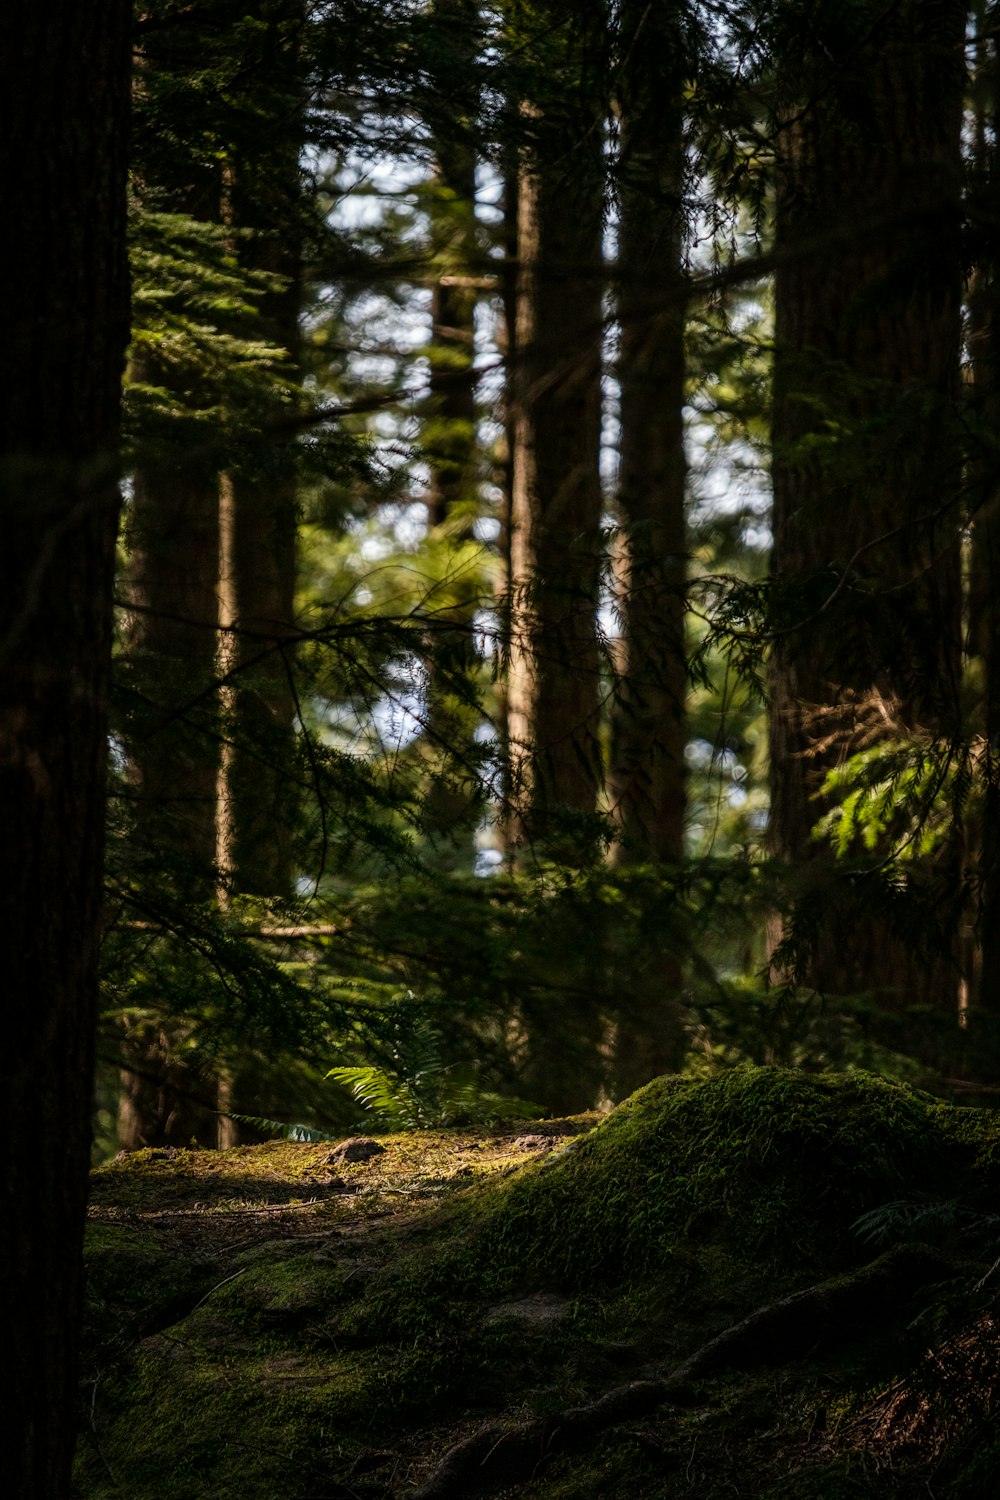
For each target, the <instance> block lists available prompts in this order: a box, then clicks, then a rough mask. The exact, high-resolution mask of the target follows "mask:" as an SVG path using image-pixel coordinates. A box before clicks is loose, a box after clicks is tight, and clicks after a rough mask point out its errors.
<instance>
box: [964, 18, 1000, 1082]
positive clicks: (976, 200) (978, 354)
mask: <svg viewBox="0 0 1000 1500" xmlns="http://www.w3.org/2000/svg"><path fill="white" fill-rule="evenodd" d="M976 38H977V49H976V68H975V89H974V112H975V113H974V118H975V127H976V133H975V142H974V169H975V175H974V179H973V189H972V192H971V195H970V201H969V218H970V222H971V226H972V235H973V237H974V240H973V243H974V247H975V249H976V250H977V251H978V253H977V254H976V255H975V261H976V270H975V273H974V275H973V278H972V281H971V284H970V287H969V295H968V343H969V354H970V357H971V358H970V363H971V374H972V381H971V385H970V391H969V395H970V407H971V412H970V416H971V429H972V432H973V434H974V437H973V444H974V446H973V450H972V454H971V459H970V464H969V483H970V488H971V496H970V500H971V503H970V512H971V517H972V524H971V528H970V529H971V556H970V568H969V573H970V582H969V595H970V619H969V631H968V635H969V650H970V653H971V654H972V656H973V657H975V658H977V659H978V665H979V681H980V683H981V691H982V698H981V704H982V706H981V710H980V716H979V723H978V724H977V726H976V727H977V728H978V729H979V731H980V732H981V734H982V737H983V744H984V750H983V754H984V767H983V780H984V790H983V807H982V813H981V816H980V818H979V819H978V823H977V826H976V827H975V828H973V829H971V830H970V834H971V839H972V848H971V849H970V855H971V856H972V858H973V859H974V860H976V861H977V862H978V867H979V879H980V887H979V902H978V911H976V912H975V913H974V914H973V926H974V930H973V934H972V942H971V943H970V944H969V955H968V960H969V961H968V963H967V974H966V980H967V984H968V1000H969V1004H970V1007H972V1008H973V1009H974V1008H975V1007H977V1006H978V1007H981V1008H982V1009H983V1010H984V1011H988V1012H989V1013H990V1016H991V1018H992V1017H996V1016H998V1015H1000V759H998V752H1000V604H998V592H1000V463H998V459H997V450H996V433H997V430H998V423H1000V237H998V235H997V229H996V201H997V188H998V175H997V141H996V131H997V122H998V118H1000V114H998V107H997V92H996V90H997V84H998V82H1000V68H998V49H997V41H996V37H995V35H993V34H992V26H991V20H990V15H989V12H988V8H987V6H986V5H985V3H983V0H981V3H980V4H979V5H977V7H976ZM963 1020H964V1021H966V1022H967V1021H968V1020H969V1017H968V1015H966V1016H964V1017H963ZM994 1049H995V1043H994ZM993 1066H994V1067H995V1066H996V1062H995V1050H994V1060H993Z"/></svg>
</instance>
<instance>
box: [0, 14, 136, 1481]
mask: <svg viewBox="0 0 1000 1500" xmlns="http://www.w3.org/2000/svg"><path fill="white" fill-rule="evenodd" d="M130 19H131V8H130V7H129V6H128V5H126V4H124V3H122V0H108V3H107V4H104V5H77V4H69V3H65V0H54V3H52V4H49V5H45V6H43V7H35V6H18V7H15V9H14V10H13V11H11V13H10V14H9V15H8V16H7V17H6V20H5V34H4V46H3V49H2V58H0V96H2V98H3V101H4V110H5V119H4V126H5V134H6V138H7V143H8V149H7V151H6V153H5V157H4V163H5V166H4V183H3V189H4V201H5V202H6V203H8V204H10V205H16V212H12V213H11V214H9V215H8V221H7V223H6V224H5V227H4V235H3V271H4V297H3V303H2V311H0V329H2V343H3V348H4V351H5V358H6V362H7V370H8V375H9V377H10V378H9V379H8V381H7V383H6V389H5V392H4V400H3V403H2V405H0V505H2V507H3V521H4V533H3V538H4V539H3V549H2V553H0V575H2V577H0V668H2V670H0V826H2V828H3V841H4V843H3V847H4V857H5V861H6V868H7V874H6V876H5V878H4V881H3V895H2V898H0V943H2V947H3V953H4V992H5V993H6V994H7V995H9V996H10V998H11V1004H10V1006H9V1007H8V1011H7V1016H6V1030H5V1037H4V1049H3V1062H2V1064H0V1068H2V1074H3V1096H4V1105H5V1109H6V1111H7V1116H8V1120H9V1123H10V1130H9V1136H8V1140H7V1142H6V1145H5V1148H4V1152H3V1166H2V1169H0V1172H2V1178H0V1180H2V1194H3V1214H2V1218H3V1228H2V1236H0V1244H2V1247H3V1248H2V1259H0V1288H2V1290H0V1307H2V1311H0V1336H2V1339H3V1348H4V1354H5V1359H6V1360H7V1362H8V1366H9V1368H10V1370H11V1372H12V1379H11V1382H10V1385H9V1386H8V1389H7V1394H6V1396H5V1398H4V1408H5V1410H4V1416H5V1434H6V1436H5V1442H4V1479H5V1483H6V1486H7V1489H8V1493H10V1494H12V1495H16V1496H17V1497H18V1500H61V1497H63V1496H66V1495H68V1494H69V1493H70V1461H71V1457H72V1451H73V1435H74V1429H75V1413H76V1404H77V1326H78V1321H79V1316H80V1306H81V1295H82V1264H81V1246H82V1237H83V1228H84V1211H85V1203H86V1192H87V1171H88V1167H89V1155H90V1130H91V1108H92V1089H93V1048H94V1036H95V1032H96V1012H97V951H98V943H99V939H100V922H101V900H102V866H103V841H104V814H105V777H106V768H107V754H108V739H107V733H108V729H107V700H108V682H109V675H110V655H111V651H110V647H111V609H112V597H113V579H114V559H115V537H116V532H117V525H118V488H117V477H118V473H117V441H118V408H119V395H120V386H121V370H122V360H123V356H124V349H125V342H126V339H127V336H128V276H127V268H126V259H125V169H126V133H127V119H128V67H129V49H128V38H129V24H130Z"/></svg>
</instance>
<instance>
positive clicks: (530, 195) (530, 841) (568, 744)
mask: <svg viewBox="0 0 1000 1500" xmlns="http://www.w3.org/2000/svg"><path fill="white" fill-rule="evenodd" d="M541 11H544V12H545V16H544V19H545V21H546V22H547V24H548V25H550V26H551V28H552V30H551V33H550V47H557V48H558V61H559V64H560V65H561V74H560V81H561V82H562V85H563V92H562V95H561V97H560V98H559V99H556V98H555V97H549V96H547V95H546V92H545V90H544V89H543V88H542V86H541V80H539V87H538V89H537V94H538V97H537V98H535V99H532V100H529V101H528V102H527V103H526V104H525V106H524V110H523V115H524V128H525V144H524V146H523V150H522V160H521V169H520V183H519V194H518V213H517V220H518V275H517V293H516V301H517V313H516V329H515V340H516V349H517V355H516V364H515V365H514V367H513V369H512V373H511V383H512V405H513V442H514V451H513V469H514V476H513V496H512V516H511V627H510V628H511V641H510V670H509V677H508V689H507V691H508V730H509V736H510V756H511V762H512V779H513V797H514V801H515V804H516V806H517V809H518V815H517V820H516V821H517V825H518V834H519V837H520V839H521V840H522V842H523V844H524V852H525V854H530V853H532V852H543V853H547V854H550V855H553V854H554V855H555V856H557V857H559V858H562V859H568V860H570V861H573V860H574V859H578V858H580V857H581V856H582V855H583V854H584V853H585V851H586V849H587V846H588V842H589V840H590V839H591V838H592V836H593V834H592V821H591V819H592V815H593V814H594V811H595V808H596V803H597V793H598V790H599V788H600V784H601V752H600V744H599V738H598V721H599V711H600V661H599V654H598V645H597V633H596V614H597V603H598V582H599V577H600V566H601V538H600V525H601V481H600V471H599V461H600V440H601V352H602V332H601V330H602V278H601V232H602V216H603V149H604V101H603V99H602V98H601V97H600V95H599V94H597V93H595V87H594V84H595V79H594V74H595V72H596V71H597V68H596V66H595V51H596V55H597V56H598V57H599V56H600V52H599V50H597V49H600V48H601V46H602V43H603V34H602V20H603V17H602V14H601V11H602V7H601V6H600V5H599V4H597V3H595V0H590V3H588V5H587V6H586V7H585V9H584V10H583V11H580V10H578V9H576V8H575V9H574V13H573V16H572V17H570V16H569V14H568V12H567V11H566V7H565V6H562V5H560V4H547V5H545V6H539V7H534V8H533V10H532V15H533V17H534V18H535V20H536V22H537V20H538V19H539V13H540V12H541ZM547 55H548V54H547V52H543V56H542V58H541V59H540V60H539V65H540V66H541V64H542V63H543V62H544V60H545V57H546V56H547ZM553 65H554V64H553Z"/></svg>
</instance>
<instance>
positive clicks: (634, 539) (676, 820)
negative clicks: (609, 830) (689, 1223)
mask: <svg viewBox="0 0 1000 1500" xmlns="http://www.w3.org/2000/svg"><path fill="white" fill-rule="evenodd" d="M620 27H621V42H620V47H621V57H622V61H621V65H620V69H619V75H618V95H619V99H618V103H619V111H620V117H621V124H620V130H621V160H620V187H619V228H618V235H619V252H618V271H619V277H620V283H619V292H618V310H619V317H620V320H621V346H620V348H621V353H620V358H619V365H618V383H619V389H620V393H621V394H620V402H621V408H620V409H621V437H620V448H619V463H620V468H619V479H618V511H619V522H620V531H619V536H618V545H617V551H616V557H615V564H616V585H617V591H618V599H617V604H618V613H619V619H620V623H621V638H620V640H619V643H618V648H619V660H618V663H617V666H618V671H619V674H620V681H619V687H618V692H619V696H618V699H617V700H616V703H615V708H614V712H613V715H612V724H611V759H610V765H609V774H608V797H609V800H610V804H611V809H612V813H613V816H614V818H615V821H616V824H617V826H618V841H617V842H616V844H615V845H614V846H613V848H612V860H613V862H614V863H615V864H617V865H628V864H637V863H645V862H647V861H657V862H664V863H666V864H670V865H676V864H679V863H680V861H681V859H682V858H683V855H684V812H685V761H684V746H685V741H686V728H687V725H686V718H685V698H686V689H687V671H686V657H685V649H684V646H685V642H684V585H685V553H686V537H685V514H684V488H685V459H684V427H683V406H684V299H683V290H682V282H681V266H680V255H681V241H682V234H683V228H684V214H683V203H682V193H683V173H684V145H683V113H682V107H681V85H682V82H683V71H682V66H681V60H680V43H679V35H678V17H677V13H676V10H675V9H674V7H671V6H664V7H662V8H659V9H656V10H655V12H654V11H653V10H652V9H651V8H650V6H649V5H648V4H646V3H644V0H635V3H632V0H629V3H627V4H624V5H623V6H622V7H621V9H620ZM680 986H681V965H680V961H679V958H678V957H677V956H676V955H674V954H670V953H665V952H664V953H661V954H659V955H657V958H656V960H655V962H654V963H653V964H652V966H651V968H650V970H649V971H648V972H646V973H643V974H640V975H637V976H635V982H634V984H633V986H632V987H631V988H632V994H631V997H630V1004H629V1009H628V1012H627V1013H626V1014H625V1015H624V1016H623V1017H622V1019H621V1020H620V1022H619V1024H618V1028H617V1036H616V1044H615V1073H616V1084H617V1087H618V1089H619V1091H620V1093H621V1095H622V1097H624V1096H625V1095H627V1094H630V1093H632V1092H633V1091H634V1090H635V1089H636V1088H638V1087H639V1086H640V1085H641V1084H643V1083H647V1082H648V1081H649V1079H650V1078H653V1077H655V1076H656V1075H657V1074H658V1073H665V1072H669V1071H672V1070H674V1069H675V1068H676V1067H677V1066H678V1064H679V1061H680V1058H681V1056H682V1054H683V1047H684V1036H683V1033H682V1031H681V1027H680V1023H679V1017H678V1010H677V996H678V993H679V991H680Z"/></svg>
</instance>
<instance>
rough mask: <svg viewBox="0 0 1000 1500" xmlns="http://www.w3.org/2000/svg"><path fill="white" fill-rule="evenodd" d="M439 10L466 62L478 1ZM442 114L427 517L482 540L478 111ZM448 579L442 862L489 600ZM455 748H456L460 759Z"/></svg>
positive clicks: (433, 740)
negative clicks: (469, 116) (476, 530)
mask: <svg viewBox="0 0 1000 1500" xmlns="http://www.w3.org/2000/svg"><path fill="white" fill-rule="evenodd" d="M434 15H435V19H436V20H437V21H438V22H439V23H440V24H441V25H442V27H443V28H444V31H445V33H446V35H447V37H448V39H449V42H450V50H449V53H448V57H447V63H448V67H449V69H451V68H456V69H462V68H466V69H467V68H468V66H469V64H470V62H471V60H472V58H473V57H474V55H475V49H476V46H477V43H478V39H479V35H480V32H481V21H480V19H479V8H478V6H477V5H476V4H475V3H474V0H435V5H434ZM431 124H432V129H433V130H434V132H435V157H436V168H435V178H436V182H435V189H436V192H435V200H434V206H433V207H432V209H431V237H432V244H433V253H434V257H435V263H436V264H437V266H438V267H439V268H440V274H439V277H438V279H437V281H436V282H435V283H434V286H433V288H432V290H431V340H430V371H429V379H428V386H429V391H428V406H427V412H428V425H427V428H426V429H425V452H426V458H427V463H428V466H429V471H430V472H429V479H428V487H427V524H428V527H429V529H430V530H431V532H434V531H438V532H439V534H440V535H441V537H442V540H443V542H444V543H445V544H446V545H447V544H449V543H450V544H452V545H456V546H457V545H460V544H462V543H468V542H469V541H470V540H471V538H472V526H473V521H474V519H475V515H476V509H477V505H478V499H479V496H478V488H477V481H478V477H479V445H478V433H477V422H478V411H477V406H476V387H475V371H474V363H475V347H476V306H477V303H478V300H479V292H478V290H477V286H476V280H475V274H474V273H475V270H476V267H477V261H478V258H479V256H478V244H477V225H476V210H475V203H476V152H475V148H474V147H473V145H472V144H471V142H470V141H469V140H468V139H467V138H466V136H465V134H464V132H465V131H466V130H467V128H468V121H465V120H461V119H455V118H453V117H452V114H451V111H449V112H448V115H447V116H446V117H445V118H444V119H442V120H432V122H431ZM444 587H445V592H446V595H447V597H448V598H449V599H450V600H453V603H452V604H450V605H449V606H447V607H444V608H442V607H439V606H438V604H437V603H436V601H435V599H434V597H433V596H432V598H431V601H430V606H431V613H432V615H433V625H432V630H431V635H430V641H429V645H430V654H429V658H428V691H427V709H426V729H427V741H428V753H429V757H430V759H431V761H432V763H433V764H434V766H435V773H434V775H433V776H432V779H431V782H430V785H429V786H428V789H427V796H426V799H425V802H424V809H423V816H422V826H423V829H424V831H425V832H426V833H427V834H428V835H429V836H430V839H431V845H432V858H433V859H434V862H435V863H436V864H437V865H439V866H440V867H443V868H446V869H452V868H455V867H461V866H462V865H464V866H465V867H466V868H468V867H469V864H470V862H471V859H472V857H473V853H474V851H473V846H472V831H473V830H472V823H473V822H474V820H475V809H476V807H477V805H478V800H479V799H478V796H477V788H476V787H475V785H474V784H473V780H472V773H471V772H470V770H469V766H470V765H471V764H472V762H473V760H474V758H475V743H474V740H473V734H474V732H475V729H476V727H477V724H478V721H479V717H480V716H479V714H478V713H477V712H476V711H475V709H474V708H472V707H471V706H470V703H469V698H470V696H471V695H472V693H473V691H474V676H475V673H476V670H477V665H478V663H477V658H476V653H475V649H474V644H473V631H474V617H475V613H476V610H477V608H478V607H479V605H480V602H481V600H480V596H479V591H478V587H477V579H476V577H475V576H474V575H469V574H468V573H467V574H465V575H462V574H458V575H455V576H453V577H452V578H449V579H448V580H447V581H446V582H445V585H444ZM449 679H451V685H449ZM456 689H457V691H456ZM449 750H450V751H453V752H454V754H453V755H452V756H450V757H449V756H448V755H447V751H449ZM442 751H445V752H446V754H445V755H442Z"/></svg>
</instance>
